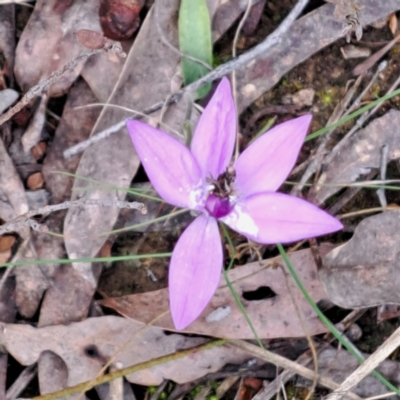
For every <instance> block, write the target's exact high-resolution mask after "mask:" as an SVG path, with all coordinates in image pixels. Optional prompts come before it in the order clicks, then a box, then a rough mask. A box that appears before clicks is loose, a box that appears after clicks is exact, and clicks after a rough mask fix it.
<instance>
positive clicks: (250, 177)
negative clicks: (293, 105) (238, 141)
mask: <svg viewBox="0 0 400 400" xmlns="http://www.w3.org/2000/svg"><path fill="white" fill-rule="evenodd" d="M311 118H312V116H311V115H304V116H302V117H299V118H296V119H292V120H290V121H287V122H284V123H283V124H280V125H277V126H276V127H274V128H272V129H271V130H270V131H268V132H267V133H265V134H264V135H263V136H261V137H260V138H258V139H256V140H255V141H254V142H253V143H252V144H251V145H250V146H249V147H248V148H247V149H246V150H245V151H244V152H243V153H242V154H241V155H240V156H239V158H238V159H237V161H236V162H235V165H234V168H235V170H236V188H237V190H238V192H239V195H240V196H242V197H247V196H250V195H251V194H254V193H260V192H269V191H271V192H274V191H275V190H277V189H278V188H279V186H281V185H282V183H283V182H284V180H285V179H286V178H287V176H288V175H289V173H290V171H291V170H292V169H293V167H294V165H295V163H296V160H297V157H298V155H299V151H300V149H301V146H302V145H303V142H304V138H305V136H306V134H307V131H308V127H309V125H310V122H311Z"/></svg>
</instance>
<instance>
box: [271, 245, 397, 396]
mask: <svg viewBox="0 0 400 400" xmlns="http://www.w3.org/2000/svg"><path fill="white" fill-rule="evenodd" d="M276 246H277V247H278V250H279V253H280V254H281V256H282V259H283V261H285V264H286V266H287V268H288V270H289V272H290V274H291V275H292V277H293V279H294V281H295V282H296V284H297V286H298V287H299V289H300V290H301V292H302V293H303V295H304V297H305V298H306V299H307V301H308V302H309V304H310V306H311V307H312V309H313V310H314V311H315V312H316V314H317V315H318V317H319V318H320V320H321V321H322V322H323V323H324V325H325V326H326V327H327V328H328V329H329V330H330V332H331V333H332V335H333V336H335V338H336V339H337V340H338V341H339V342H340V343H341V344H342V345H343V346H344V347H345V348H346V349H347V350H348V351H349V353H350V354H352V355H353V356H354V357H355V358H356V359H357V361H358V362H359V363H363V362H364V358H363V357H362V356H361V355H360V354H359V353H358V352H357V351H356V350H355V349H354V348H353V345H352V343H350V342H349V341H348V340H347V339H346V338H345V337H344V336H342V335H341V333H340V332H339V331H338V330H337V329H336V328H335V326H334V325H333V324H332V322H331V321H329V319H328V318H327V317H326V316H325V315H324V313H323V312H322V311H321V310H320V309H319V308H318V306H317V304H316V303H315V302H314V300H313V299H312V298H311V296H310V294H309V293H308V291H307V289H306V288H305V287H304V285H303V283H302V282H301V280H300V278H299V276H298V275H297V273H296V271H295V269H294V268H293V266H292V264H291V262H290V260H289V257H288V256H287V254H286V252H285V249H284V248H283V246H282V245H281V244H277V245H276ZM372 374H373V375H374V376H375V377H376V378H377V379H378V380H379V381H380V382H382V383H383V384H384V385H385V386H386V387H387V388H389V389H390V390H392V391H393V392H396V393H397V395H400V390H399V389H398V388H396V386H394V385H392V384H391V383H390V382H389V381H388V380H387V379H386V378H385V377H384V376H382V375H381V374H380V373H379V372H377V371H373V372H372Z"/></svg>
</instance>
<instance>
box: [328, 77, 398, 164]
mask: <svg viewBox="0 0 400 400" xmlns="http://www.w3.org/2000/svg"><path fill="white" fill-rule="evenodd" d="M399 85H400V76H399V77H398V78H397V79H396V81H395V82H394V83H393V85H392V86H391V87H390V89H389V90H388V91H387V93H386V95H388V94H390V93H392V92H394V91H395V90H396V88H397V86H399ZM383 104H384V102H380V103H379V104H377V105H376V106H375V107H374V108H373V109H372V110H370V111H369V112H367V113H364V114H362V115H361V117H360V118H359V119H358V120H357V121H356V124H355V125H354V126H353V128H352V129H350V131H349V132H347V133H346V135H345V136H344V137H343V138H342V139H341V141H340V142H339V143H338V144H337V145H336V146H335V147H334V148H333V149H332V150H331V152H330V153H329V155H327V156H326V157H325V159H324V160H323V162H322V163H323V164H324V165H329V164H330V163H331V162H332V160H333V158H334V157H335V156H336V154H337V153H338V152H339V151H340V150H342V148H343V146H344V145H345V144H347V142H348V141H349V139H350V137H351V136H352V135H353V134H354V133H355V132H357V131H358V130H359V129H360V128H361V127H362V126H363V125H364V124H365V122H367V121H368V120H369V119H370V118H371V117H372V116H373V115H374V114H375V113H376V112H377V111H378V110H379V109H380V108H381V107H382V105H383Z"/></svg>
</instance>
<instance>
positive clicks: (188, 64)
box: [178, 0, 212, 98]
mask: <svg viewBox="0 0 400 400" xmlns="http://www.w3.org/2000/svg"><path fill="white" fill-rule="evenodd" d="M178 28H179V46H180V50H181V52H182V53H183V54H184V55H188V56H190V57H193V58H195V59H197V60H201V61H203V62H204V63H206V64H208V65H210V66H211V65H212V38H211V21H210V14H209V11H208V7H207V3H206V0H181V6H180V9H179V22H178ZM210 68H211V67H210ZM208 72H209V69H208V68H207V67H206V66H205V65H203V64H200V63H198V62H196V61H194V60H189V59H188V58H186V57H184V56H183V58H182V73H183V79H184V82H185V85H189V84H190V83H192V82H194V81H197V80H198V79H200V78H201V77H203V76H204V75H206V74H207V73H208ZM210 88H211V83H208V84H206V85H204V86H202V87H201V88H200V89H198V91H197V95H198V97H199V98H202V97H204V96H205V95H206V94H207V93H208V92H209V90H210Z"/></svg>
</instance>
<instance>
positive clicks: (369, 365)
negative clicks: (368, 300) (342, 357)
mask: <svg viewBox="0 0 400 400" xmlns="http://www.w3.org/2000/svg"><path fill="white" fill-rule="evenodd" d="M399 346H400V328H397V329H396V330H395V331H394V332H393V333H392V334H391V335H390V337H389V339H387V340H386V341H385V342H384V343H383V344H382V345H381V346H379V347H378V349H377V350H376V351H375V352H374V353H373V354H372V355H370V356H369V357H368V358H367V359H366V360H365V361H364V362H363V363H362V364H361V365H360V366H359V367H358V368H357V369H356V370H355V371H354V372H353V373H352V374H350V375H349V376H348V377H347V378H346V379H345V380H344V382H343V383H342V384H341V385H340V386H339V387H338V388H337V389H335V391H334V392H333V393H332V394H331V395H329V396H328V399H329V400H340V399H341V398H342V396H343V395H344V394H346V393H347V392H348V391H349V390H350V389H351V388H353V387H354V386H356V385H357V384H358V383H359V382H360V381H361V380H362V379H364V378H365V377H366V376H367V375H369V374H370V373H371V372H372V371H373V370H374V369H376V367H378V365H379V364H380V363H381V362H382V361H383V360H385V359H386V358H387V357H388V356H389V355H390V354H391V353H393V351H394V350H396V349H397V347H399Z"/></svg>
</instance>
